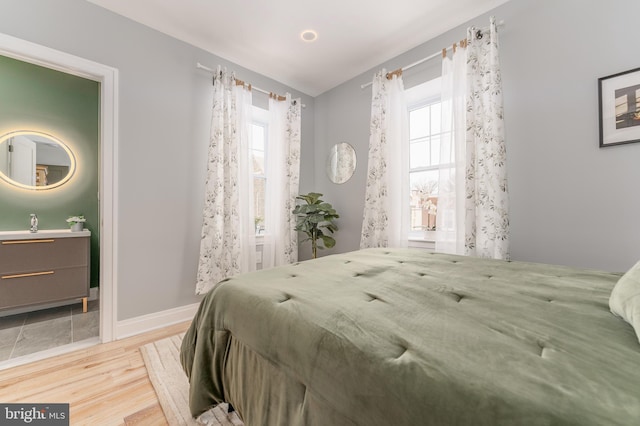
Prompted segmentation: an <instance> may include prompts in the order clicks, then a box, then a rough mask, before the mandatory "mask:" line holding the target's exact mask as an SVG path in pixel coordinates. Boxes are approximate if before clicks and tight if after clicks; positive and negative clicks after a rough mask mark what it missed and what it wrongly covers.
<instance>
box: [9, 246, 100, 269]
mask: <svg viewBox="0 0 640 426" xmlns="http://www.w3.org/2000/svg"><path fill="white" fill-rule="evenodd" d="M88 248H89V237H79V238H55V239H54V238H44V239H35V240H7V241H2V242H1V243H0V274H6V273H19V272H31V271H43V270H50V269H56V268H60V267H68V266H86V265H88V262H89V258H88V253H89V249H88Z"/></svg>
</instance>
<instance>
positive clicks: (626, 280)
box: [609, 262, 640, 342]
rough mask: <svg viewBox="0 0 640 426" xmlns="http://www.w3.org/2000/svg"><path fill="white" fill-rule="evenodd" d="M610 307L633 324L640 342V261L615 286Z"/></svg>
mask: <svg viewBox="0 0 640 426" xmlns="http://www.w3.org/2000/svg"><path fill="white" fill-rule="evenodd" d="M609 308H610V309H611V312H613V313H614V314H616V315H618V316H619V317H622V319H624V320H625V321H626V322H628V323H629V324H631V326H632V327H633V329H634V330H635V331H636V335H637V336H638V342H640V262H638V263H636V264H635V265H634V266H633V267H632V268H631V269H629V270H628V271H627V273H626V274H624V275H623V276H622V277H621V278H620V279H619V280H618V282H617V283H616V285H615V287H613V291H612V292H611V297H609Z"/></svg>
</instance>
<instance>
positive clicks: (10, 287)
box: [0, 267, 89, 309]
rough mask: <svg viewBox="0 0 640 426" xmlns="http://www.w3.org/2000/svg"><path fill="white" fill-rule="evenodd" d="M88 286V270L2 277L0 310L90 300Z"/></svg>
mask: <svg viewBox="0 0 640 426" xmlns="http://www.w3.org/2000/svg"><path fill="white" fill-rule="evenodd" d="M21 275H24V276H21ZM88 282H89V270H88V268H87V267H74V268H61V269H55V270H39V271H33V272H31V273H28V274H13V275H9V274H3V275H2V276H0V309H4V308H16V307H21V306H27V305H34V304H39V303H46V302H57V301H60V300H67V299H73V298H82V297H87V296H88V295H89V285H88Z"/></svg>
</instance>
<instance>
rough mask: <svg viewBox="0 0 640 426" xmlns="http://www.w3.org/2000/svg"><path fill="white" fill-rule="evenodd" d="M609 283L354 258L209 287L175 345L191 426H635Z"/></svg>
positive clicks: (548, 270)
mask: <svg viewBox="0 0 640 426" xmlns="http://www.w3.org/2000/svg"><path fill="white" fill-rule="evenodd" d="M618 278H619V274H612V273H606V272H599V271H588V270H579V269H574V268H568V267H560V266H550V265H542V264H532V263H522V262H503V261H494V260H486V259H476V258H468V257H461V256H452V255H442V254H433V253H429V252H427V251H423V250H417V249H416V250H412V249H367V250H360V251H356V252H352V253H346V254H340V255H333V256H327V257H323V258H320V259H317V260H312V261H306V262H300V263H298V264H294V265H289V266H285V267H279V268H274V269H271V270H266V271H259V272H255V273H249V274H243V275H241V276H238V277H236V278H232V279H229V280H226V281H223V282H222V283H220V284H219V285H218V286H217V287H216V288H214V289H213V290H212V291H211V292H210V293H209V294H208V295H207V296H206V297H205V299H204V300H203V301H202V303H201V305H200V309H199V311H198V313H197V314H196V317H195V319H194V321H193V323H192V325H191V327H190V329H189V330H188V332H187V334H186V336H185V338H184V341H183V346H182V351H181V360H182V364H183V366H184V368H185V371H186V373H187V375H188V376H189V378H190V386H191V388H190V408H191V411H192V413H193V414H194V415H197V414H199V413H201V412H203V411H205V410H206V409H207V408H209V407H210V406H213V405H216V404H217V403H220V402H223V401H227V402H231V403H232V404H233V405H234V407H235V408H236V409H237V411H238V412H239V414H240V415H241V417H242V418H243V419H244V421H245V424H246V425H249V426H253V425H256V426H257V425H285V426H293V425H318V426H337V425H365V426H374V425H381V426H391V425H393V426H398V425H636V424H640V345H639V344H638V341H637V339H636V336H635V334H634V332H633V329H632V328H631V326H630V325H628V324H627V323H625V322H623V321H622V320H621V319H619V318H617V317H615V316H614V315H613V314H611V313H610V312H609V308H608V298H609V294H610V292H611V290H612V288H613V286H614V284H615V283H616V281H617V280H618Z"/></svg>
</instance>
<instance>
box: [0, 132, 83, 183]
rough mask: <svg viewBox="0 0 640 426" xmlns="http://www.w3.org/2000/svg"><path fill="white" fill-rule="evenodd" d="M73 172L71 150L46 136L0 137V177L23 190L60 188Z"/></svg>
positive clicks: (34, 133)
mask: <svg viewBox="0 0 640 426" xmlns="http://www.w3.org/2000/svg"><path fill="white" fill-rule="evenodd" d="M75 169H76V161H75V157H74V155H73V153H72V152H71V150H70V149H69V148H68V147H67V146H66V145H65V144H64V143H62V141H60V140H59V139H56V138H55V137H53V136H51V135H47V134H46V133H41V132H35V131H30V130H21V131H17V132H11V133H7V134H6V135H4V136H2V137H0V178H2V179H4V180H5V181H7V182H8V183H10V184H12V185H15V186H18V187H20V188H25V189H35V190H39V189H51V188H56V187H58V186H60V185H63V184H64V183H65V182H67V181H68V180H69V179H71V176H73V173H74V172H75Z"/></svg>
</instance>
